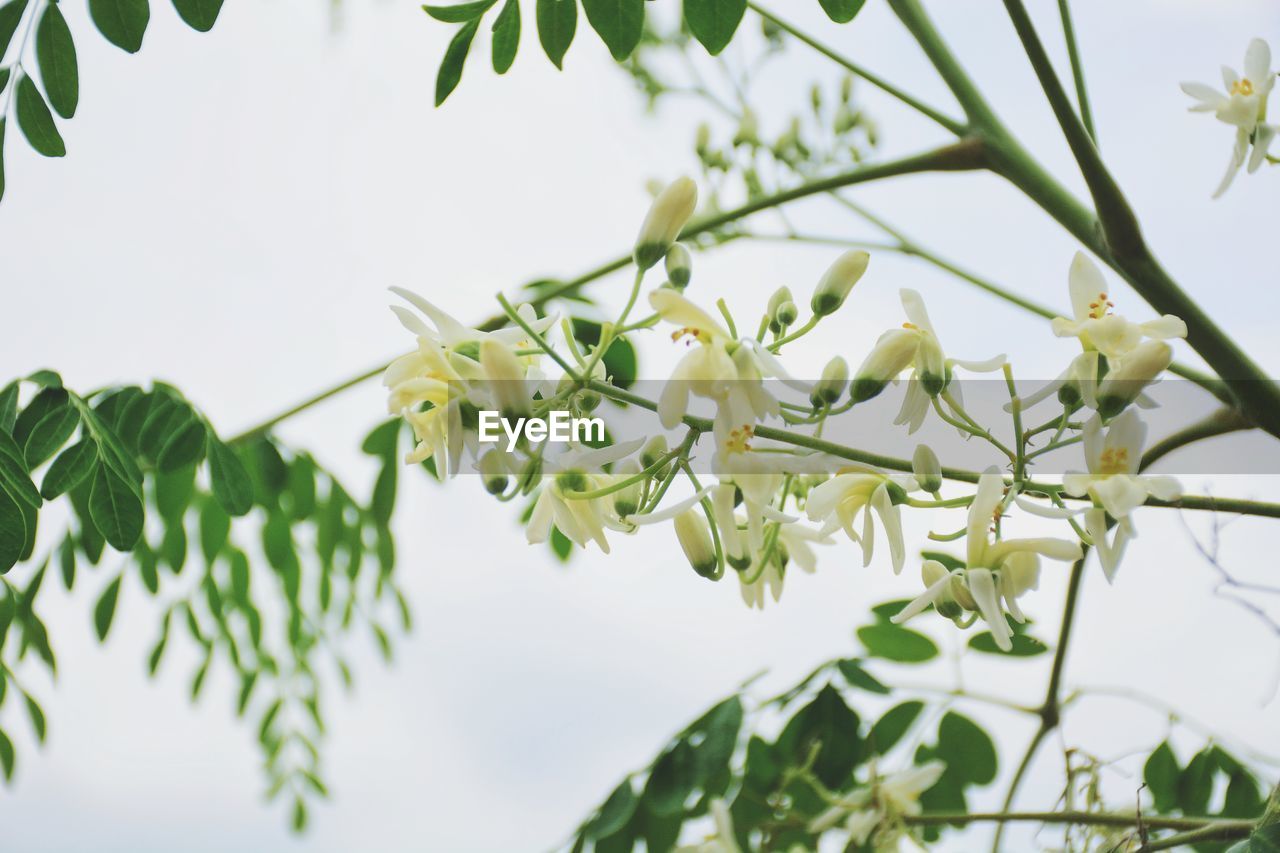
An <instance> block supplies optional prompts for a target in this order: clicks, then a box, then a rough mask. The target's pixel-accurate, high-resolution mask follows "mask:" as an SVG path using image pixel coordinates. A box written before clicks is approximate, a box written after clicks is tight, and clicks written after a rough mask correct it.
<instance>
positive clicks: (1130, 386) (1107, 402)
mask: <svg viewBox="0 0 1280 853" xmlns="http://www.w3.org/2000/svg"><path fill="white" fill-rule="evenodd" d="M1172 363H1173V349H1172V348H1171V347H1170V346H1169V345H1168V344H1166V343H1165V342H1164V341H1145V342H1143V343H1141V344H1138V345H1137V346H1136V347H1134V348H1133V350H1132V351H1131V352H1129V354H1128V355H1126V356H1125V357H1124V360H1122V361H1120V362H1119V363H1118V364H1116V365H1115V367H1114V368H1113V369H1112V370H1111V372H1110V373H1108V374H1107V376H1106V378H1105V379H1103V380H1102V384H1101V385H1099V386H1098V414H1100V415H1103V416H1105V417H1111V416H1112V415H1116V414H1119V413H1120V412H1121V411H1123V410H1124V409H1125V407H1127V406H1128V405H1129V404H1130V403H1132V402H1134V401H1135V400H1136V401H1138V402H1139V403H1141V402H1142V400H1143V399H1144V398H1143V391H1145V390H1146V388H1147V386H1148V385H1151V384H1152V383H1154V382H1156V381H1158V380H1159V378H1160V374H1162V373H1164V372H1165V370H1167V369H1168V368H1169V365H1170V364H1172ZM1151 405H1152V404H1151V403H1150V402H1149V401H1148V403H1147V407H1148V408H1150V406H1151Z"/></svg>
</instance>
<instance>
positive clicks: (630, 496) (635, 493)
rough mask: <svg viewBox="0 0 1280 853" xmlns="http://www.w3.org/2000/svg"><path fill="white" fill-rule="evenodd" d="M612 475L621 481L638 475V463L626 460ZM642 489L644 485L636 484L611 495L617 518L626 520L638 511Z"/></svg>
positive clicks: (633, 460)
mask: <svg viewBox="0 0 1280 853" xmlns="http://www.w3.org/2000/svg"><path fill="white" fill-rule="evenodd" d="M614 473H615V474H616V475H617V476H619V477H621V478H623V479H627V478H630V477H634V476H635V475H636V474H639V473H640V463H639V462H637V461H636V460H635V459H627V460H626V461H624V462H622V463H620V464H619V465H618V466H617V468H616V470H615V471H614ZM643 489H644V484H643V483H642V482H636V483H633V484H631V485H630V486H627V487H626V488H625V489H622V490H620V491H617V492H614V493H613V495H612V497H613V511H614V513H615V514H616V515H617V516H618V518H626V517H627V516H629V515H632V514H633V513H635V511H636V510H638V509H640V496H641V494H642V493H643Z"/></svg>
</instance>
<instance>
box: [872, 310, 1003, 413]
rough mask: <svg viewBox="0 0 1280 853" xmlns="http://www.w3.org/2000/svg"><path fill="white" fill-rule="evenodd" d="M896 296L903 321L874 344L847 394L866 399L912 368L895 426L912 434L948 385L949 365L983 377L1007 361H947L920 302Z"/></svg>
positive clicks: (949, 378) (926, 312)
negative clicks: (905, 317)
mask: <svg viewBox="0 0 1280 853" xmlns="http://www.w3.org/2000/svg"><path fill="white" fill-rule="evenodd" d="M899 295H900V297H901V299H902V308H903V310H904V311H905V312H906V315H907V322H906V323H903V324H902V328H901V329H890V330H889V331H887V332H885V333H884V334H883V335H881V336H880V338H879V339H878V340H877V341H876V343H875V346H874V347H872V348H871V352H870V353H868V354H867V357H866V359H864V360H863V362H862V365H861V366H860V367H859V368H858V370H857V371H856V372H855V373H854V377H853V386H852V389H851V393H852V395H853V399H854V400H855V401H856V402H859V403H861V402H863V401H865V400H870V399H871V398H872V397H875V396H876V395H877V394H879V393H880V392H881V391H883V390H884V388H885V386H886V385H888V384H889V382H891V381H897V378H898V376H899V375H900V374H902V373H903V372H904V371H906V370H907V369H908V368H912V374H911V383H910V385H909V386H908V388H907V394H906V396H905V397H904V399H903V401H902V409H901V410H900V411H899V412H898V416H897V417H896V418H895V419H894V423H895V424H908V425H909V432H915V431H916V430H917V429H919V428H920V425H921V424H922V423H923V422H924V418H925V415H926V414H927V413H928V411H929V400H930V399H931V398H932V397H936V396H937V395H939V394H941V393H942V391H943V389H945V388H946V387H947V385H948V383H950V381H951V368H952V366H953V365H954V366H960V367H963V368H965V369H966V370H972V371H974V372H976V373H986V372H990V371H992V370H999V369H1000V368H1001V367H1002V366H1003V365H1004V361H1005V359H1004V356H1003V355H1000V356H996V357H995V358H992V359H988V360H987V361H965V360H963V359H956V358H947V357H946V355H944V354H943V351H942V345H941V344H939V343H938V336H937V333H936V332H935V331H934V329H933V323H932V322H930V320H929V312H928V311H927V310H926V309H925V305H924V299H922V298H921V296H920V294H919V293H917V292H916V291H914V290H911V289H910V288H903V289H902V290H901V291H900V292H899Z"/></svg>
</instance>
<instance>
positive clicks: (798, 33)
mask: <svg viewBox="0 0 1280 853" xmlns="http://www.w3.org/2000/svg"><path fill="white" fill-rule="evenodd" d="M747 6H748V7H749V8H750V9H751V10H752V11H753V12H755V13H756V14H757V15H759V16H760V17H762V18H764V19H765V20H767V21H770V22H771V23H773V24H774V25H775V26H777V27H778V28H779V29H781V30H783V31H785V32H787V33H789V34H790V35H791V36H792V37H794V38H796V39H798V40H799V41H801V42H804V43H805V44H807V45H808V46H809V47H811V48H813V49H814V50H816V51H817V52H818V53H820V54H822V55H823V56H825V57H827V58H828V59H830V60H831V61H833V62H835V63H836V64H837V65H839V66H840V67H841V68H843V69H845V70H846V71H848V72H850V73H851V74H854V75H856V76H858V77H861V78H862V79H863V80H866V81H867V82H868V83H870V84H871V85H873V86H875V87H876V88H878V89H880V90H881V91H883V92H886V93H888V94H889V95H892V96H893V97H895V98H897V99H898V100H899V101H901V102H902V103H904V104H906V105H907V106H909V107H911V108H912V109H913V110H916V111H917V112H919V113H921V114H922V115H925V116H928V117H929V118H930V119H933V121H935V122H937V123H938V124H940V125H942V127H944V128H946V129H947V130H949V131H951V132H952V133H954V134H955V135H956V136H964V134H965V126H964V125H963V124H962V123H961V122H958V121H956V120H955V119H953V118H951V117H950V116H947V115H946V114H944V113H942V112H940V111H938V110H936V109H934V108H933V107H931V106H929V105H928V104H926V103H924V102H923V101H921V100H919V99H918V98H915V97H913V96H911V95H908V94H907V93H906V92H904V91H902V90H901V89H899V88H898V87H897V86H895V85H893V84H892V83H890V82H889V81H888V80H885V79H884V78H883V77H880V76H878V75H876V74H873V73H872V72H870V71H868V70H867V69H866V68H863V67H862V66H861V65H858V64H857V63H855V62H853V61H852V60H850V59H848V58H847V57H845V56H842V55H841V54H839V53H838V52H836V51H835V50H833V49H832V48H830V47H827V46H826V45H825V44H823V43H822V42H820V41H818V40H817V39H815V38H813V37H812V36H810V35H809V34H808V33H805V32H804V31H802V30H799V29H797V28H796V27H795V26H793V25H792V24H789V23H787V22H786V21H784V20H783V19H782V18H779V17H778V16H777V15H775V14H773V13H772V12H770V11H769V10H768V9H765V8H764V7H762V6H760V5H759V4H758V3H756V2H754V0H748V3H747Z"/></svg>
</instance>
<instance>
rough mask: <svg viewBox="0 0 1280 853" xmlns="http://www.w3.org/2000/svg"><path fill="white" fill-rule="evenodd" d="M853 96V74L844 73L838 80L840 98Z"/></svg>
mask: <svg viewBox="0 0 1280 853" xmlns="http://www.w3.org/2000/svg"><path fill="white" fill-rule="evenodd" d="M852 97H853V75H852V74H846V75H845V76H844V79H843V80H841V81H840V100H842V101H848V100H849V99H850V98H852Z"/></svg>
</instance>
